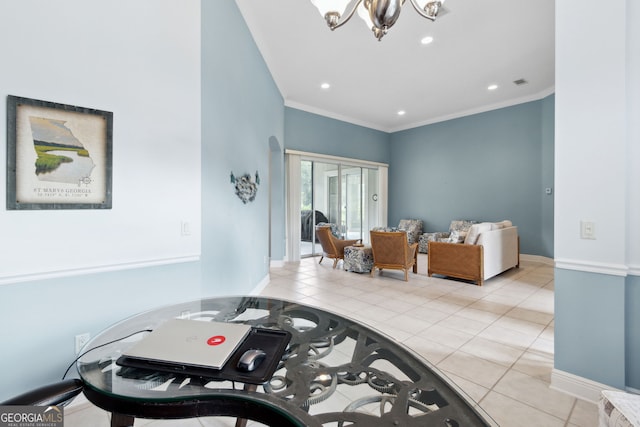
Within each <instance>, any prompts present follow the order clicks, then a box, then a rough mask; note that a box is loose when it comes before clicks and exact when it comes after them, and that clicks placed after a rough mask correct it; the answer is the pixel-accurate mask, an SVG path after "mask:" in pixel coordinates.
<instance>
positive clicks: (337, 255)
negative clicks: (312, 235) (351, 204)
mask: <svg viewBox="0 0 640 427" xmlns="http://www.w3.org/2000/svg"><path fill="white" fill-rule="evenodd" d="M316 236H317V237H318V240H319V241H320V244H321V245H322V256H321V257H320V261H318V264H320V263H321V262H322V260H323V259H324V257H327V258H333V268H336V265H338V261H339V260H341V259H344V248H346V247H347V246H353V245H354V244H355V243H358V242H359V240H358V239H355V240H342V239H338V238H337V237H336V236H334V235H333V234H332V233H331V227H330V225H319V226H317V227H316Z"/></svg>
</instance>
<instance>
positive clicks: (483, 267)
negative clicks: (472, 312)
mask: <svg viewBox="0 0 640 427" xmlns="http://www.w3.org/2000/svg"><path fill="white" fill-rule="evenodd" d="M462 238H464V241H463V242H462V243H452V242H442V241H440V242H436V241H432V242H429V251H428V254H429V255H428V267H427V274H428V275H429V276H431V275H433V274H439V275H443V276H450V277H456V278H459V279H466V280H471V281H474V282H476V283H477V284H478V285H479V286H482V283H483V281H485V280H487V279H489V278H491V277H493V276H496V275H498V274H500V273H502V272H503V271H506V270H509V269H510V268H513V267H519V266H520V240H519V237H518V227H515V226H513V225H512V224H511V221H501V222H498V223H489V222H484V223H480V224H473V225H472V226H471V228H469V231H468V232H467V233H466V235H465V236H460V239H462Z"/></svg>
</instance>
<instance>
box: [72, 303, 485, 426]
mask: <svg viewBox="0 0 640 427" xmlns="http://www.w3.org/2000/svg"><path fill="white" fill-rule="evenodd" d="M171 318H189V319H198V320H211V321H218V322H234V323H245V324H249V325H251V326H253V327H257V328H266V329H277V330H284V331H288V332H289V333H291V341H290V342H289V345H288V346H287V348H286V350H285V352H284V354H283V355H282V358H281V360H280V361H279V363H278V365H277V368H276V371H275V373H274V374H273V376H272V377H271V378H270V379H269V380H267V381H266V382H265V383H263V384H260V385H254V384H243V383H239V382H238V381H228V380H215V379H211V378H205V377H194V376H188V375H184V374H180V373H167V372H159V371H153V370H144V369H141V370H138V371H137V372H133V373H132V372H131V369H132V368H122V367H121V366H119V365H117V364H116V360H117V359H118V358H119V357H120V356H121V355H122V352H123V351H124V350H126V349H127V348H129V347H130V346H132V345H133V344H135V343H136V342H138V341H139V340H140V339H142V338H143V337H144V336H145V334H147V333H148V331H149V330H153V329H154V328H155V327H156V326H158V325H159V324H161V323H162V322H164V321H166V320H168V319H171ZM145 331H146V332H145ZM85 349H92V350H90V351H87V352H86V353H85V354H84V355H83V356H82V357H81V358H80V359H78V361H77V364H76V366H77V369H78V372H79V374H80V377H81V379H82V380H83V381H84V383H85V388H84V394H85V395H86V397H87V399H88V400H89V401H91V402H92V403H93V404H95V405H96V406H98V407H101V408H102V409H104V410H106V411H109V412H111V413H112V420H111V425H112V426H118V427H119V426H128V425H132V424H133V419H134V418H164V419H178V418H191V417H201V416H212V415H219V416H230V417H236V418H238V421H237V423H236V426H243V425H245V423H246V420H247V419H249V420H254V421H257V422H259V423H265V424H266V425H272V426H309V427H313V426H317V427H320V426H326V427H329V426H332V427H333V426H335V427H349V426H358V427H371V426H390V427H391V426H408V427H411V426H416V427H417V426H443V427H447V426H449V427H456V426H497V424H496V423H495V422H494V421H493V420H492V419H491V418H490V417H489V416H488V415H487V414H486V413H485V412H484V411H483V410H482V409H481V408H480V407H478V406H477V405H476V404H475V403H474V402H473V401H472V400H471V399H470V398H469V397H468V396H466V395H465V394H464V393H463V392H462V390H460V389H459V388H458V387H457V386H456V385H455V384H454V383H453V382H452V381H450V380H449V379H447V378H446V377H445V376H444V375H443V374H441V373H440V372H439V371H438V370H437V369H436V368H435V367H434V366H432V365H431V364H430V363H429V362H427V361H426V360H424V359H423V358H421V357H420V356H418V355H417V354H415V353H413V352H412V351H411V350H409V349H408V348H406V347H405V346H403V345H402V344H400V343H398V342H397V341H395V340H393V339H391V338H389V337H387V336H386V335H384V334H382V333H381V332H378V331H376V330H374V329H371V328H369V327H366V326H365V325H362V324H361V323H358V322H356V321H354V320H350V319H347V318H345V317H343V316H340V315H337V314H334V313H331V312H328V311H324V310H321V309H318V308H315V307H311V306H305V305H301V304H298V303H294V302H289V301H284V300H278V299H272V298H262V297H223V298H210V299H202V300H197V301H191V302H185V303H181V304H175V305H171V306H165V307H161V308H158V309H154V310H151V311H147V312H144V313H141V314H138V315H135V316H132V317H130V318H128V319H126V320H124V321H122V322H120V323H117V324H115V325H113V326H112V327H110V328H108V329H106V330H105V331H103V332H102V333H100V334H99V335H97V336H96V337H95V338H94V339H93V340H91V341H90V342H89V343H88V344H87V346H86V347H85ZM123 370H127V374H126V375H123Z"/></svg>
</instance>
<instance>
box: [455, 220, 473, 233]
mask: <svg viewBox="0 0 640 427" xmlns="http://www.w3.org/2000/svg"><path fill="white" fill-rule="evenodd" d="M473 224H477V221H469V220H466V219H458V220H453V221H451V224H450V225H449V231H450V232H451V231H454V230H457V231H469V228H470V227H471V226H472V225H473Z"/></svg>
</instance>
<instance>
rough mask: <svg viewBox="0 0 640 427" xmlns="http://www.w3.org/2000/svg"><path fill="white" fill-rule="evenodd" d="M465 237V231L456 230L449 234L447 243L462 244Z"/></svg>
mask: <svg viewBox="0 0 640 427" xmlns="http://www.w3.org/2000/svg"><path fill="white" fill-rule="evenodd" d="M465 237H467V232H466V231H458V230H453V231H452V232H451V234H450V235H449V240H448V242H449V243H462V242H464V239H465Z"/></svg>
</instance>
